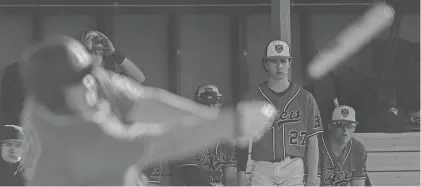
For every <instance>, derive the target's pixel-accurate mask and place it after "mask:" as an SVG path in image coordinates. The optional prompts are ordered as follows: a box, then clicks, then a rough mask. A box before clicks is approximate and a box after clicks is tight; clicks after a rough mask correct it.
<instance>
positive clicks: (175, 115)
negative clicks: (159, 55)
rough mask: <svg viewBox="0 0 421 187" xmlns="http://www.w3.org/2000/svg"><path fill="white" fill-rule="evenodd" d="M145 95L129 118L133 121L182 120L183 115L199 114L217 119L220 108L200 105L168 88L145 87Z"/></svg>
mask: <svg viewBox="0 0 421 187" xmlns="http://www.w3.org/2000/svg"><path fill="white" fill-rule="evenodd" d="M143 90H144V92H145V93H144V94H143V95H144V97H143V98H139V99H138V102H137V103H136V105H135V106H134V108H133V109H132V110H131V112H129V115H128V118H129V120H132V121H148V119H150V120H154V121H158V122H159V121H165V122H172V123H174V122H175V121H174V120H180V119H181V118H182V117H183V116H191V115H197V116H200V117H203V118H206V119H215V118H216V117H217V116H218V114H219V110H218V109H214V108H210V107H207V106H204V105H200V104H198V103H196V102H194V101H192V100H189V99H187V98H184V97H181V96H177V95H175V94H172V93H170V92H168V91H166V90H163V89H160V88H154V87H147V86H144V87H143Z"/></svg>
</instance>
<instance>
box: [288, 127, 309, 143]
mask: <svg viewBox="0 0 421 187" xmlns="http://www.w3.org/2000/svg"><path fill="white" fill-rule="evenodd" d="M306 136H307V131H297V130H290V131H289V145H295V146H297V145H299V146H306Z"/></svg>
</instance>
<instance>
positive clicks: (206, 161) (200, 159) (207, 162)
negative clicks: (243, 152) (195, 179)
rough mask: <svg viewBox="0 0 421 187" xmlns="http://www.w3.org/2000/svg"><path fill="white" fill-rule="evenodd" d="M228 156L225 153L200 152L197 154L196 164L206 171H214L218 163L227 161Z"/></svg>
mask: <svg viewBox="0 0 421 187" xmlns="http://www.w3.org/2000/svg"><path fill="white" fill-rule="evenodd" d="M227 160H228V158H227V155H226V154H223V153H219V154H216V155H215V154H211V153H202V154H199V155H198V156H197V163H198V164H197V166H198V167H199V168H204V169H205V170H206V171H214V170H217V169H218V168H219V166H220V165H222V164H224V163H225V162H227Z"/></svg>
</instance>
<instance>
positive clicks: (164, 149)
mask: <svg viewBox="0 0 421 187" xmlns="http://www.w3.org/2000/svg"><path fill="white" fill-rule="evenodd" d="M236 115H237V114H236V112H235V111H232V110H228V109H225V110H223V111H221V115H220V116H219V117H218V118H217V119H216V120H205V119H203V118H197V119H196V120H197V121H196V124H193V123H191V124H189V125H183V124H180V125H175V126H174V127H173V128H171V129H170V130H169V131H167V132H166V133H164V134H161V135H159V136H153V137H149V138H147V141H148V142H149V146H150V147H149V149H150V151H148V154H147V155H142V156H141V158H140V160H139V162H138V164H139V166H140V167H142V166H143V165H146V164H150V163H156V162H159V161H162V160H168V161H171V160H177V159H179V158H182V157H184V156H188V155H190V154H193V153H195V152H196V151H198V150H200V149H202V148H203V145H205V144H213V143H216V142H217V141H218V140H233V139H234V125H236V124H235V123H236V119H235V118H236V117H237V116H236Z"/></svg>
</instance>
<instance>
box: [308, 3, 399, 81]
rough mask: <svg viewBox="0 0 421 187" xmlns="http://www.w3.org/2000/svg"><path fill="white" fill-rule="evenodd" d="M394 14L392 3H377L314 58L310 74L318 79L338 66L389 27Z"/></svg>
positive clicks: (309, 70) (310, 65)
mask: <svg viewBox="0 0 421 187" xmlns="http://www.w3.org/2000/svg"><path fill="white" fill-rule="evenodd" d="M394 15H395V12H394V10H393V8H392V7H391V6H390V5H388V4H386V3H375V4H374V5H373V7H371V8H370V9H369V10H368V11H367V12H366V13H365V14H364V15H363V16H361V17H360V18H358V19H357V20H356V21H355V22H354V23H352V24H351V25H349V26H348V27H346V28H345V29H344V30H343V31H342V32H341V33H340V34H339V35H337V36H336V37H335V39H334V40H333V41H332V42H331V43H330V44H329V45H328V47H326V48H324V49H323V50H322V51H321V52H320V53H318V54H317V55H316V57H314V58H313V60H312V61H311V62H310V63H309V66H308V69H307V71H308V74H309V76H310V77H311V78H312V79H314V80H317V79H320V78H321V77H323V76H325V75H326V74H327V73H329V72H330V71H332V70H334V69H335V68H337V67H338V66H339V65H340V64H341V63H343V62H344V61H345V60H346V59H347V58H348V57H349V56H351V55H353V54H355V53H356V52H357V51H359V50H360V49H361V48H362V47H363V46H364V45H366V44H367V43H369V42H370V41H371V40H372V39H373V38H374V37H375V36H377V35H378V34H380V33H381V32H382V31H383V30H384V29H386V28H388V27H389V26H390V25H391V24H392V22H393V18H394Z"/></svg>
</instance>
